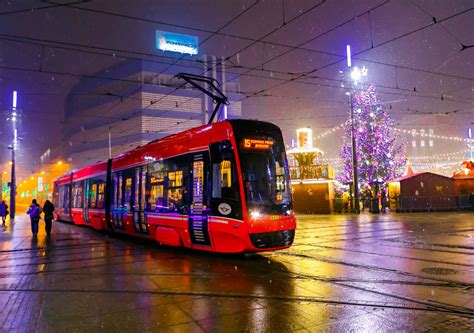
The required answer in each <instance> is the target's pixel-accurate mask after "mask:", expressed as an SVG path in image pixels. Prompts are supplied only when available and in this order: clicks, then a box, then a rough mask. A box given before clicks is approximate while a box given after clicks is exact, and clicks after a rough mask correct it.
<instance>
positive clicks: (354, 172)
mask: <svg viewBox="0 0 474 333" xmlns="http://www.w3.org/2000/svg"><path fill="white" fill-rule="evenodd" d="M346 54H347V67H349V68H351V67H352V59H351V46H350V45H347V46H346ZM356 70H357V73H359V74H360V71H359V69H358V68H357V67H355V68H354V70H353V72H352V73H351V78H352V79H353V80H354V83H351V90H350V91H349V93H348V94H349V103H350V104H351V105H350V108H351V137H352V187H353V191H354V212H355V213H356V214H360V203H359V179H358V178H359V177H358V170H357V149H356V138H355V131H354V107H353V105H352V95H353V92H354V89H353V88H352V85H353V84H357V79H359V78H360V75H359V77H357V78H356V77H354V76H355V75H354V73H355V71H356Z"/></svg>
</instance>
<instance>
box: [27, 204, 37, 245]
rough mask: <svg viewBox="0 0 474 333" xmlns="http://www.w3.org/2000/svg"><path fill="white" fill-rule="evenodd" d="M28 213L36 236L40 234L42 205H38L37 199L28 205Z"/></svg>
mask: <svg viewBox="0 0 474 333" xmlns="http://www.w3.org/2000/svg"><path fill="white" fill-rule="evenodd" d="M26 214H28V215H30V220H31V232H32V233H33V237H36V236H37V235H38V224H39V220H40V216H41V206H40V205H38V203H37V202H36V199H33V200H32V201H31V205H30V207H28V210H27V211H26Z"/></svg>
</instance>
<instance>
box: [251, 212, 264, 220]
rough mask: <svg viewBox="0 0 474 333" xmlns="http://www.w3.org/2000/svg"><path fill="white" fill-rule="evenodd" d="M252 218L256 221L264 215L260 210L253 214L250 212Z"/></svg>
mask: <svg viewBox="0 0 474 333" xmlns="http://www.w3.org/2000/svg"><path fill="white" fill-rule="evenodd" d="M250 216H252V217H253V218H254V219H258V218H259V217H262V214H260V212H259V211H258V210H254V211H253V212H250Z"/></svg>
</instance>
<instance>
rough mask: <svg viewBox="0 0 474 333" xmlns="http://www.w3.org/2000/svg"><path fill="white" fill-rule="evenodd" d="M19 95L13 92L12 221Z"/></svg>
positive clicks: (13, 216) (12, 213)
mask: <svg viewBox="0 0 474 333" xmlns="http://www.w3.org/2000/svg"><path fill="white" fill-rule="evenodd" d="M17 100H18V94H17V92H16V90H15V91H13V101H12V126H13V143H12V145H11V146H8V149H11V150H12V160H11V166H12V171H11V182H10V219H14V218H15V197H16V178H15V146H16V143H17V139H18V137H17V129H16V117H17V112H16V107H17Z"/></svg>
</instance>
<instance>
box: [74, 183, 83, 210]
mask: <svg viewBox="0 0 474 333" xmlns="http://www.w3.org/2000/svg"><path fill="white" fill-rule="evenodd" d="M83 186H84V182H82V181H79V182H75V183H74V184H73V187H72V207H74V208H82V201H83Z"/></svg>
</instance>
